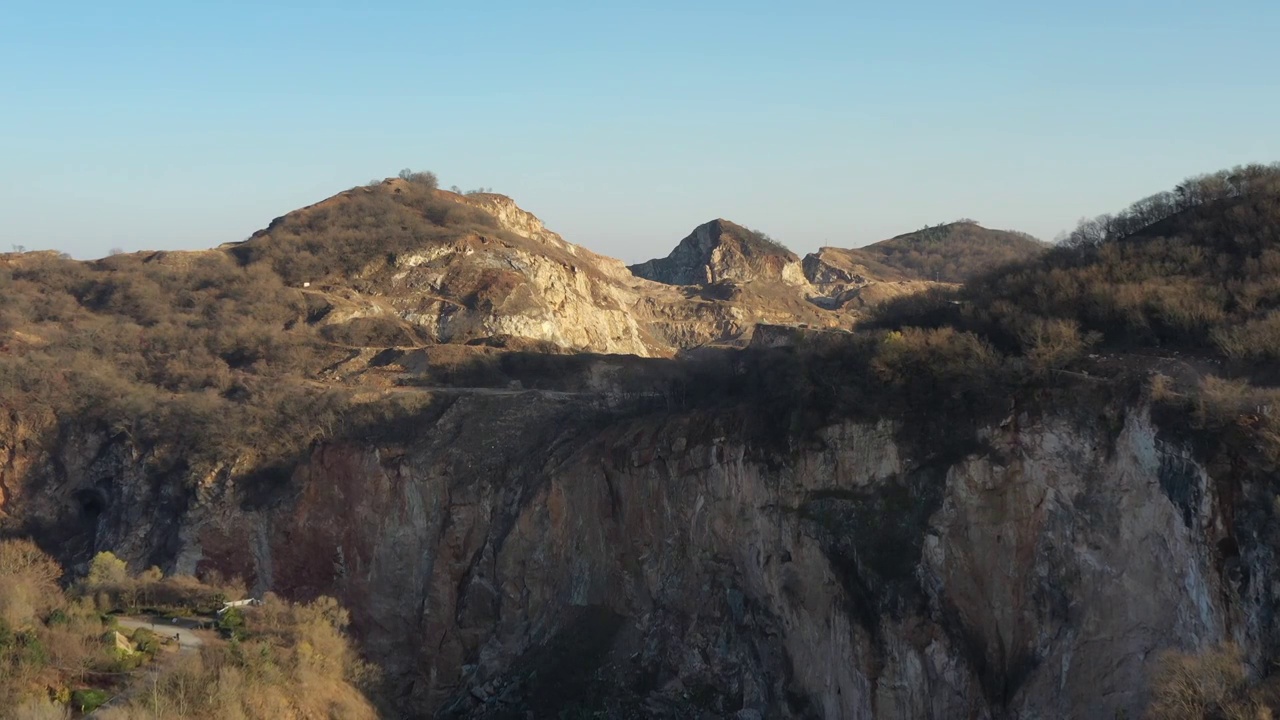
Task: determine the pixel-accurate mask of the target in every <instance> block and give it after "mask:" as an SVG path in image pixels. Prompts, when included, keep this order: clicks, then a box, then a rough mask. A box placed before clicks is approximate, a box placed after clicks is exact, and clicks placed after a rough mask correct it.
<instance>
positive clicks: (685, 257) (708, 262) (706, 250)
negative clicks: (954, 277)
mask: <svg viewBox="0 0 1280 720" xmlns="http://www.w3.org/2000/svg"><path fill="white" fill-rule="evenodd" d="M799 260H800V258H799V257H797V256H796V254H795V253H793V252H791V251H790V250H788V249H786V248H785V247H782V246H781V245H778V244H777V243H774V242H772V241H770V240H769V239H768V238H766V237H764V236H763V235H761V234H759V233H757V232H754V231H752V230H748V229H746V228H744V227H742V226H740V225H735V224H733V223H731V222H729V221H728V220H723V219H721V220H712V221H711V222H709V223H704V224H702V225H699V226H698V227H697V228H695V229H694V231H693V232H692V233H691V234H690V235H689V236H688V237H686V238H685V239H683V240H681V241H680V244H679V245H677V246H676V248H675V249H674V250H672V251H671V254H670V255H668V256H667V257H665V258H660V259H655V260H650V261H648V262H644V263H640V264H639V265H632V266H631V272H633V273H635V274H636V275H637V276H639V277H642V278H645V279H647V280H653V281H655V282H660V283H665V284H667V285H703V284H707V285H710V284H713V283H718V282H724V281H731V282H738V283H743V282H750V281H752V280H766V281H779V282H788V283H791V284H794V285H798V284H802V283H803V282H804V275H803V273H802V272H801V268H800V263H799Z"/></svg>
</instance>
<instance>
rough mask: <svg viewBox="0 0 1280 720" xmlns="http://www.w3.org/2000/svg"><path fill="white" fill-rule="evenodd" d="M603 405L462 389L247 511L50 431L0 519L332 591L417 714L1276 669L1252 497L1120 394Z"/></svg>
mask: <svg viewBox="0 0 1280 720" xmlns="http://www.w3.org/2000/svg"><path fill="white" fill-rule="evenodd" d="M628 417H629V416H628V415H626V414H624V415H618V416H613V415H610V416H603V417H602V416H600V415H599V414H598V411H597V410H593V409H592V408H591V407H590V406H585V405H584V404H583V403H582V402H580V401H578V400H576V399H574V398H572V397H561V396H552V395H544V394H539V393H517V394H511V395H488V394H477V395H467V394H463V395H461V396H458V397H454V398H452V399H450V400H449V401H448V402H445V401H443V400H442V407H441V409H440V412H439V413H438V414H437V415H436V416H435V417H434V418H433V419H424V420H423V421H422V422H421V423H420V424H418V425H416V426H415V427H414V428H413V431H412V432H411V433H409V439H408V440H407V441H402V442H390V441H380V442H375V441H370V442H367V443H342V444H329V445H323V446H318V447H316V448H314V449H313V450H312V451H311V452H310V453H309V455H308V456H306V457H305V458H304V459H303V460H302V462H301V463H300V464H299V465H298V466H297V468H296V469H295V470H293V471H292V472H291V473H290V474H289V475H288V476H283V477H279V478H276V480H275V481H274V482H273V483H272V484H271V485H270V487H272V488H274V489H272V490H270V491H269V492H266V494H263V493H262V492H261V491H258V492H257V493H256V494H254V495H253V496H249V495H246V494H245V491H243V490H241V489H239V488H237V487H236V486H235V484H234V483H232V482H231V481H230V480H229V479H228V478H229V475H225V474H218V473H214V474H213V475H212V476H210V477H208V478H206V479H205V480H203V481H202V482H200V483H198V484H197V485H196V488H197V489H196V490H195V491H193V494H192V495H190V496H189V497H185V498H173V497H169V496H167V495H166V494H165V493H164V492H163V491H162V490H161V489H160V486H159V485H158V484H157V483H156V482H155V481H154V480H147V479H146V478H147V477H148V475H147V472H146V466H147V454H146V452H145V451H144V450H142V449H139V448H132V447H130V446H129V444H128V440H127V439H126V438H114V439H106V438H101V439H99V440H97V441H96V442H88V441H86V442H69V443H67V444H64V445H62V446H60V448H58V449H57V450H55V451H53V452H55V456H53V457H49V458H44V459H42V460H41V459H38V458H37V459H36V460H29V461H28V462H29V463H30V464H31V465H32V466H33V467H42V468H45V470H44V471H43V475H42V478H43V479H42V480H41V481H39V482H37V483H35V484H34V487H33V489H32V492H31V493H30V494H28V495H27V496H25V499H24V507H21V508H18V507H16V506H15V505H11V506H10V508H9V510H10V511H18V510H20V511H21V512H25V513H27V514H28V515H29V516H30V517H32V518H33V524H34V525H40V524H41V522H42V521H43V522H44V523H45V524H46V526H47V527H50V528H53V527H57V525H58V523H59V522H61V523H63V524H64V525H66V524H75V523H80V525H81V526H82V527H83V528H84V530H85V531H86V532H88V533H89V534H90V536H91V537H92V539H93V542H94V543H95V544H96V545H97V546H99V547H114V548H116V549H117V551H118V552H120V553H121V554H123V555H125V556H126V557H128V559H129V560H130V561H131V562H133V563H134V564H135V565H137V566H139V567H141V566H145V565H147V564H149V563H151V562H162V563H163V564H164V565H166V567H167V568H168V569H169V570H171V571H178V572H192V571H195V570H197V569H205V568H217V569H219V570H221V571H223V572H227V573H235V574H241V575H244V576H245V577H248V578H249V579H250V581H251V582H252V583H253V584H254V585H255V586H256V587H257V589H259V590H264V589H273V590H275V591H277V592H283V593H286V594H289V595H293V596H301V597H306V596H308V595H313V594H316V593H320V592H326V593H334V594H337V595H338V596H339V597H341V598H342V599H343V600H344V601H345V602H346V603H347V604H348V605H349V606H350V607H351V609H352V612H353V618H354V620H355V624H356V628H357V629H358V631H359V633H360V634H361V636H362V637H363V639H364V641H365V646H366V648H367V649H368V650H369V652H370V653H371V654H372V655H373V657H374V658H375V659H378V660H379V661H381V662H382V663H383V664H384V666H385V669H386V671H387V672H388V673H389V677H390V679H391V681H392V682H391V683H390V686H391V687H394V688H396V689H397V690H398V691H399V692H402V693H403V696H402V697H400V701H401V702H402V703H403V707H405V708H412V709H413V710H412V712H411V713H410V714H412V715H415V716H422V717H427V716H433V715H436V714H439V715H440V716H445V717H476V718H480V717H507V716H510V714H511V713H516V712H517V711H519V712H525V711H532V712H534V713H535V716H539V717H541V716H544V715H551V716H554V713H555V712H558V711H560V710H563V709H564V708H569V709H574V708H577V709H579V710H581V711H582V712H591V711H596V710H605V709H607V710H609V711H610V712H612V713H614V714H613V715H611V716H614V717H671V718H677V717H691V716H694V715H695V714H696V713H698V712H707V713H711V715H710V716H713V717H806V718H813V717H817V718H833V719H834V718H904V719H905V718H924V717H931V718H954V717H968V718H1012V717H1043V718H1056V717H1062V718H1066V717H1116V716H1118V714H1119V713H1127V716H1129V717H1134V716H1137V715H1138V714H1139V713H1140V711H1141V709H1142V707H1143V705H1144V702H1145V699H1146V690H1145V688H1146V678H1147V673H1148V672H1149V671H1150V669H1151V667H1152V662H1153V660H1154V658H1155V654H1156V653H1157V652H1158V651H1159V650H1161V649H1162V648H1166V647H1170V646H1176V647H1182V648H1189V649H1197V648H1204V647H1207V646H1209V645H1211V644H1213V643H1217V642H1220V641H1223V640H1232V641H1235V642H1237V643H1239V644H1240V645H1241V646H1242V647H1243V648H1244V649H1245V651H1246V655H1247V657H1248V658H1249V659H1250V661H1251V662H1253V663H1255V667H1264V666H1266V664H1268V663H1270V662H1272V661H1273V660H1275V659H1276V649H1277V647H1280V645H1278V642H1277V641H1278V640H1280V636H1278V635H1277V626H1276V623H1275V617H1276V615H1275V613H1276V610H1277V608H1280V604H1278V603H1280V584H1277V582H1276V581H1275V578H1276V577H1280V575H1277V572H1278V571H1280V568H1277V566H1276V555H1275V552H1274V551H1275V548H1276V547H1277V539H1276V537H1275V535H1276V527H1277V523H1276V518H1275V516H1274V515H1275V512H1276V509H1275V508H1274V507H1270V506H1269V501H1268V502H1267V503H1262V504H1259V503H1258V502H1256V501H1255V500H1253V499H1251V498H1252V495H1251V494H1250V493H1251V491H1249V490H1248V488H1247V487H1246V488H1243V489H1241V487H1239V486H1233V485H1231V484H1230V483H1226V484H1224V483H1223V482H1222V481H1221V479H1219V480H1218V481H1215V480H1214V479H1212V478H1211V477H1210V475H1209V474H1208V473H1207V472H1206V470H1205V468H1203V467H1202V466H1201V465H1200V464H1199V463H1198V461H1197V460H1196V459H1195V456H1194V454H1193V453H1192V452H1191V451H1190V450H1189V449H1188V448H1186V447H1184V446H1182V445H1180V444H1178V443H1177V442H1174V441H1171V440H1168V439H1164V438H1163V437H1162V435H1161V433H1160V432H1158V431H1157V429H1156V427H1155V426H1154V425H1153V423H1152V421H1151V419H1150V418H1149V417H1148V414H1147V411H1146V410H1145V409H1144V408H1143V407H1131V408H1127V409H1126V410H1125V411H1124V416H1123V420H1122V422H1121V423H1120V425H1119V426H1118V428H1117V429H1112V430H1102V429H1098V426H1097V425H1096V424H1095V425H1090V424H1089V423H1083V422H1080V421H1078V420H1076V419H1072V418H1069V417H1066V416H1057V415H1053V414H1048V415H1039V416H1031V415H1027V414H1018V415H1015V416H1013V417H1011V418H1009V419H1008V420H1007V421H1006V422H1005V423H1003V424H1002V425H1000V426H992V427H988V428H986V429H983V430H980V431H979V432H978V434H977V436H976V437H975V438H973V440H972V441H964V442H957V441H956V439H955V438H954V437H951V438H947V437H943V436H937V437H932V436H920V435H919V434H915V433H913V429H912V428H911V427H909V426H908V425H909V424H900V423H899V422H897V421H893V420H887V419H886V420H883V421H880V422H838V423H835V424H831V425H828V426H826V427H825V428H823V429H821V430H820V431H818V432H817V434H816V435H815V436H814V437H812V438H809V439H804V438H800V437H791V438H789V439H787V438H783V439H782V440H781V441H769V440H768V439H762V438H760V437H756V436H752V435H749V434H747V433H746V431H744V430H743V429H742V427H743V426H742V424H741V423H738V422H736V421H734V420H733V419H732V416H715V415H712V416H706V415H701V414H689V415H683V414H679V413H677V414H663V415H659V416H648V418H647V419H646V418H645V417H643V416H641V417H635V418H634V419H628ZM71 468H82V470H80V471H76V472H67V473H66V474H63V473H64V472H66V471H67V470H68V469H71ZM98 478H103V479H102V480H101V481H100V482H99V481H97V479H98ZM1231 487H1235V489H1228V488H1231ZM86 498H91V499H92V502H90V503H88V504H85V503H83V502H82V503H81V504H80V505H77V506H75V507H70V508H69V507H67V506H66V505H65V504H63V505H60V504H59V502H60V501H59V499H67V500H63V501H61V502H64V503H66V502H72V501H73V499H81V500H84V499H86ZM68 513H71V515H68ZM540 713H541V714H540Z"/></svg>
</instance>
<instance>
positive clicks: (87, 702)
mask: <svg viewBox="0 0 1280 720" xmlns="http://www.w3.org/2000/svg"><path fill="white" fill-rule="evenodd" d="M110 699H111V698H110V696H109V695H107V692H106V691H105V690H98V689H96V688H86V689H81V690H75V691H73V692H72V693H71V706H72V707H74V708H75V709H76V710H78V711H80V712H82V713H91V712H93V711H94V710H97V709H98V708H99V707H101V706H102V705H103V704H104V703H106V702H107V701H108V700H110Z"/></svg>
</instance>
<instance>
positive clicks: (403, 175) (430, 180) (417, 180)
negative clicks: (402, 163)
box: [400, 168, 440, 190]
mask: <svg viewBox="0 0 1280 720" xmlns="http://www.w3.org/2000/svg"><path fill="white" fill-rule="evenodd" d="M400 179H401V180H404V181H406V182H411V183H414V184H415V185H421V186H423V187H425V188H429V189H431V190H435V189H436V188H438V187H440V180H439V179H438V178H437V177H436V174H435V173H433V172H430V171H426V170H421V171H414V170H410V169H409V168H405V169H403V170H401V171H400Z"/></svg>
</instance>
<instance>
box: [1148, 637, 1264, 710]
mask: <svg viewBox="0 0 1280 720" xmlns="http://www.w3.org/2000/svg"><path fill="white" fill-rule="evenodd" d="M1151 693H1152V700H1151V705H1150V707H1149V708H1148V710H1147V717H1148V718H1150V719H1151V720H1271V718H1272V713H1271V710H1270V709H1269V708H1268V707H1267V706H1266V705H1265V704H1264V703H1263V702H1262V701H1261V700H1260V699H1259V698H1258V697H1256V696H1255V690H1254V689H1253V688H1252V687H1251V686H1250V683H1249V682H1248V678H1247V676H1246V675H1245V670H1244V663H1243V661H1242V659H1241V655H1240V649H1239V648H1237V647H1236V646H1234V645H1230V644H1228V645H1223V646H1221V647H1217V648H1213V649H1211V650H1208V651H1206V652H1203V653H1201V654H1199V655H1192V654H1188V653H1182V652H1177V651H1172V650H1170V651H1166V652H1165V653H1163V654H1162V655H1161V656H1160V658H1159V659H1158V660H1157V662H1156V669H1155V672H1154V674H1153V676H1152V679H1151Z"/></svg>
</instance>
